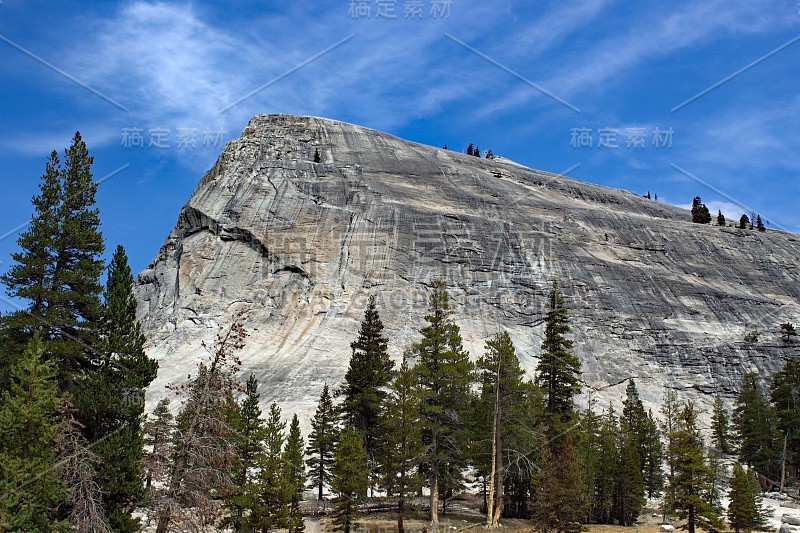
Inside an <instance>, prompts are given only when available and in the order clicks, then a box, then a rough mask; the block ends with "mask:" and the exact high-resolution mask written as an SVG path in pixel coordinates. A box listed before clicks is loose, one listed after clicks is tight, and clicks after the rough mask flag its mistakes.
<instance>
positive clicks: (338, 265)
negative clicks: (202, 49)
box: [136, 115, 800, 418]
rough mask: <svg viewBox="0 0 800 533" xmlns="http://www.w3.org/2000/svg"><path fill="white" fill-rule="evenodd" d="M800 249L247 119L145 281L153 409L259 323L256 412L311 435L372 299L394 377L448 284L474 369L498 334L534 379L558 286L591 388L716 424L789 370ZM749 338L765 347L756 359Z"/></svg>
mask: <svg viewBox="0 0 800 533" xmlns="http://www.w3.org/2000/svg"><path fill="white" fill-rule="evenodd" d="M315 151H319V154H320V159H321V162H320V163H314V162H313V161H314V153H315ZM796 242H797V241H796V236H795V235H793V234H790V233H785V232H782V231H778V230H768V231H766V232H756V231H750V230H740V229H737V228H731V227H717V226H710V225H701V224H693V223H692V222H691V216H690V214H689V212H688V211H687V210H685V209H681V208H678V207H675V206H671V205H668V204H662V203H659V202H655V201H653V200H649V199H646V198H643V197H641V196H640V195H638V194H635V193H632V192H629V191H623V190H620V189H612V188H608V187H603V186H599V185H594V184H589V183H585V182H581V181H579V180H575V179H573V178H568V177H564V176H559V175H556V174H551V173H546V172H541V171H537V170H534V169H528V168H527V167H524V166H522V165H519V164H518V163H515V162H512V161H509V160H505V159H503V158H497V159H490V160H487V159H483V158H476V157H473V156H469V155H466V154H462V153H460V152H454V151H449V150H443V149H439V148H435V147H429V146H426V145H422V144H418V143H413V142H411V141H405V140H403V139H400V138H398V137H395V136H392V135H389V134H386V133H383V132H379V131H377V130H371V129H369V128H363V127H361V126H356V125H352V124H347V123H345V122H341V121H335V120H331V119H324V118H320V117H305V116H297V115H256V116H255V117H253V118H252V119H251V120H250V122H249V123H248V125H247V127H246V128H245V129H244V131H243V132H242V136H241V137H240V138H239V139H236V140H233V141H230V142H229V143H228V144H227V145H226V146H225V148H224V150H223V152H222V154H221V155H220V157H219V158H218V160H217V161H216V163H215V164H214V165H213V166H212V168H211V169H210V170H209V171H208V172H207V173H206V174H205V175H204V176H203V178H202V179H201V180H200V182H199V183H198V186H197V187H196V188H195V191H194V192H193V193H192V196H191V198H190V199H189V201H188V202H187V204H186V205H185V206H184V208H183V209H182V210H181V213H180V215H179V217H178V222H177V224H176V226H175V228H174V229H173V230H172V231H171V232H170V234H169V236H168V237H167V239H166V240H165V241H164V244H163V245H162V247H161V249H160V251H159V253H158V254H157V256H156V257H155V258H154V260H153V261H152V262H151V263H150V264H149V265H148V267H147V268H145V269H144V270H143V271H142V273H140V274H139V276H138V277H137V287H136V291H137V297H138V300H139V318H140V320H141V321H142V324H143V328H144V331H145V333H146V335H147V338H148V348H149V351H150V353H151V354H152V355H154V356H156V357H157V358H158V359H159V361H160V364H161V372H160V374H159V378H158V379H157V380H156V382H154V384H153V386H151V389H150V394H149V401H150V402H152V401H153V400H154V399H157V398H158V397H159V396H161V395H162V394H163V390H164V385H165V384H166V383H168V382H170V381H180V380H182V379H185V376H186V374H187V373H189V372H193V371H194V368H195V366H196V362H197V361H198V360H199V357H200V356H201V354H202V353H203V352H202V349H201V347H200V345H199V343H200V341H201V340H210V339H211V337H212V336H213V334H214V333H215V332H216V328H218V327H220V326H221V325H223V324H225V323H226V320H228V319H229V318H230V317H231V316H232V315H233V314H234V313H235V311H237V310H238V309H240V308H248V309H250V318H249V320H248V324H247V327H248V328H249V329H250V330H251V332H252V335H251V338H250V342H249V344H248V347H247V348H246V349H245V350H244V352H243V353H242V360H243V372H245V373H246V372H249V371H253V372H255V373H256V375H257V377H258V378H259V380H260V382H261V383H262V388H263V389H264V390H263V391H262V400H263V402H264V403H265V404H266V403H269V402H271V401H273V400H279V403H281V404H282V406H283V407H284V408H285V411H286V412H287V413H291V412H292V411H297V412H298V414H301V415H306V416H307V415H309V414H310V412H312V411H313V407H314V405H315V403H316V399H317V397H318V395H319V391H320V390H321V388H322V385H323V384H324V383H328V384H329V385H330V386H332V387H335V386H336V385H338V383H339V381H340V380H341V378H342V376H343V375H344V372H345V371H346V369H347V362H348V358H349V355H350V349H349V343H350V342H351V341H352V340H353V339H354V338H355V336H356V334H357V330H358V323H359V322H360V320H361V318H362V316H363V310H364V308H365V306H366V298H367V296H368V295H369V294H372V293H376V295H377V296H378V303H379V310H380V312H381V316H382V318H383V320H384V323H385V324H386V326H387V333H388V334H389V337H390V339H391V341H390V352H391V354H392V356H393V357H394V358H395V359H397V358H399V357H400V355H401V353H402V350H403V349H404V348H405V347H407V346H409V345H410V343H411V342H413V341H414V340H416V339H417V337H418V335H417V333H416V332H417V329H418V328H419V327H420V326H421V325H422V322H423V320H422V316H423V315H424V314H425V289H426V287H427V286H428V285H429V284H430V282H431V280H432V279H434V278H435V277H442V278H443V279H445V281H447V283H448V286H449V288H450V293H451V296H452V297H453V301H454V303H455V305H456V309H455V311H456V312H455V319H456V322H457V323H458V324H459V325H460V326H461V328H462V333H463V335H464V338H465V345H466V347H467V348H468V349H469V351H470V353H471V356H472V357H473V358H475V357H478V356H479V355H480V354H481V353H482V347H483V342H484V341H485V339H487V338H488V337H489V336H490V335H492V334H493V333H494V332H496V331H498V330H499V329H500V328H504V329H507V330H509V332H510V334H511V335H512V338H513V339H514V341H515V344H516V345H517V348H518V352H519V353H520V355H521V362H522V365H523V368H525V370H526V371H527V372H528V373H529V374H531V373H532V371H533V369H534V368H535V361H536V355H537V354H538V350H539V343H540V342H541V324H540V323H539V320H538V318H539V317H540V316H541V313H542V309H543V305H544V298H545V296H546V291H547V289H549V286H550V283H551V282H552V281H554V280H555V281H557V282H559V284H560V285H561V286H562V289H563V292H564V294H565V297H566V299H567V304H568V307H569V308H570V315H571V317H572V319H573V337H574V338H575V341H576V343H575V345H576V348H575V350H576V353H577V354H578V356H579V357H580V358H581V361H582V363H583V368H584V375H583V379H584V381H585V382H586V383H587V385H590V386H591V387H594V388H596V389H598V390H599V391H600V392H598V393H597V395H598V396H599V397H600V399H601V400H602V401H604V402H608V401H617V400H618V399H619V398H621V396H622V392H623V391H622V390H621V388H620V386H619V385H620V383H621V382H623V381H624V379H625V378H626V377H628V376H633V377H638V378H639V382H640V383H639V387H640V391H641V392H642V398H643V399H644V400H645V402H646V403H649V404H650V405H651V406H654V405H656V404H657V403H658V401H659V400H660V397H661V395H662V394H663V391H664V387H666V386H671V387H674V388H678V389H681V390H684V391H685V394H686V395H687V397H691V398H692V399H695V400H697V401H699V402H700V403H701V404H702V405H703V406H706V407H707V406H709V405H710V394H711V393H714V392H718V393H720V394H723V395H724V396H725V397H726V398H728V399H730V397H731V395H732V393H733V391H734V390H735V388H736V386H737V385H738V381H737V380H738V379H739V378H740V377H741V374H742V373H743V372H744V371H748V370H754V371H758V372H760V373H762V374H763V375H765V376H768V375H769V374H771V373H772V372H774V371H775V370H777V369H778V368H780V366H781V365H782V361H783V360H784V359H785V357H786V356H787V355H788V354H789V353H793V350H794V348H793V347H791V346H788V345H784V343H782V341H781V340H780V339H779V337H778V333H777V328H778V324H779V323H781V322H785V321H786V320H789V319H794V317H797V315H798V314H799V311H800V306H799V305H798V300H800V289H798V283H797V282H798V281H800V274H798V270H797V264H798V262H800V250H799V249H798V247H797V244H796ZM709 259H711V260H709ZM714 259H715V260H714ZM756 329H764V330H767V331H768V332H766V333H764V334H763V335H762V339H761V340H760V341H759V342H758V343H746V342H745V341H744V340H743V339H744V337H745V335H746V334H747V333H748V332H749V331H751V330H756ZM301 418H302V417H301Z"/></svg>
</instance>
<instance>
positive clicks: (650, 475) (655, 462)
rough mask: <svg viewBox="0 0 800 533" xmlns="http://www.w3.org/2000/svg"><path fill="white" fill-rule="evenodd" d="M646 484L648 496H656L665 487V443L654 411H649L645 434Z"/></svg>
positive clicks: (644, 474) (644, 473)
mask: <svg viewBox="0 0 800 533" xmlns="http://www.w3.org/2000/svg"><path fill="white" fill-rule="evenodd" d="M642 440H643V442H642V444H643V446H644V471H643V472H642V474H643V476H644V486H645V489H646V490H647V497H648V498H654V497H656V496H657V495H658V494H660V493H661V490H662V489H663V488H664V467H663V465H664V444H663V443H662V442H661V433H660V431H659V430H658V422H656V419H655V417H654V416H653V412H652V411H648V412H647V420H646V421H645V427H644V435H643V439H642Z"/></svg>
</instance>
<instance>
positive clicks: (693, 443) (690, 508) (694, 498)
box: [667, 402, 722, 533]
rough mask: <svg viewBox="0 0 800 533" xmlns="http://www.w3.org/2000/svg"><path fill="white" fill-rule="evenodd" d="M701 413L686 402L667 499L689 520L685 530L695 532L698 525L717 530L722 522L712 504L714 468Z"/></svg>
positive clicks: (674, 436)
mask: <svg viewBox="0 0 800 533" xmlns="http://www.w3.org/2000/svg"><path fill="white" fill-rule="evenodd" d="M697 416H698V412H697V410H696V409H695V407H694V405H693V404H692V403H691V402H685V403H684V406H683V409H682V410H681V411H680V413H679V415H678V418H677V426H676V427H675V429H674V430H673V431H672V433H671V435H670V449H669V458H670V461H671V462H672V464H671V465H670V466H671V467H672V468H673V470H674V475H673V477H672V480H671V481H670V489H672V490H670V491H669V495H668V500H667V501H668V505H669V506H670V508H671V509H672V510H673V511H674V512H675V513H676V514H677V515H678V517H679V518H681V519H686V524H685V525H684V526H683V529H686V530H687V531H688V532H689V533H695V528H696V527H700V528H701V529H702V530H703V531H706V532H708V533H716V532H718V531H719V530H720V529H721V527H722V524H721V521H720V519H719V516H718V515H717V514H716V511H715V510H714V508H713V506H712V505H711V499H712V495H711V488H712V487H711V485H712V480H711V469H710V468H709V465H708V459H707V457H706V455H705V453H704V446H703V439H702V437H701V436H700V431H699V429H698V428H697Z"/></svg>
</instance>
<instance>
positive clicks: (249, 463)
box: [225, 374, 266, 531]
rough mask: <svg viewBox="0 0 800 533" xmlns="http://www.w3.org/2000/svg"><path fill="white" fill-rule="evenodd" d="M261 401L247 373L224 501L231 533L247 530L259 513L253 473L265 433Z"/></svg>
mask: <svg viewBox="0 0 800 533" xmlns="http://www.w3.org/2000/svg"><path fill="white" fill-rule="evenodd" d="M260 399H261V395H260V394H259V393H258V380H256V376H255V375H254V374H250V375H249V376H248V378H247V382H246V384H245V396H244V398H243V399H242V401H241V402H240V404H239V409H238V411H237V415H238V416H237V417H236V419H235V422H234V426H235V429H236V455H237V456H238V458H239V468H238V470H237V471H236V472H235V473H234V475H233V487H232V491H231V492H230V494H229V495H228V496H227V498H226V502H225V505H226V507H227V508H228V511H229V515H228V517H227V518H226V520H225V525H227V526H229V527H231V528H232V529H233V530H234V531H250V530H251V529H252V528H253V527H254V525H255V523H254V522H255V519H256V518H257V516H258V513H259V500H258V484H257V482H256V480H255V479H254V478H255V474H254V471H255V470H256V469H257V467H258V466H259V465H261V464H262V461H263V453H264V449H263V448H264V438H265V433H266V430H265V428H264V421H263V419H262V418H261V408H260V407H259V402H260Z"/></svg>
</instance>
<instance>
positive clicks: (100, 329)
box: [74, 246, 158, 532]
mask: <svg viewBox="0 0 800 533" xmlns="http://www.w3.org/2000/svg"><path fill="white" fill-rule="evenodd" d="M97 334H98V342H97V344H96V346H97V349H96V350H93V351H92V353H91V356H90V357H89V361H88V365H90V366H89V371H88V373H87V374H86V375H85V377H83V378H78V379H77V380H76V381H77V382H78V383H80V386H79V387H77V390H76V391H75V395H74V396H75V402H76V405H77V408H78V417H79V419H80V421H81V423H82V425H83V426H85V428H86V429H85V434H86V437H87V439H88V440H89V443H91V444H93V453H94V454H96V455H97V457H98V460H99V464H98V467H97V482H98V483H99V485H100V490H101V493H102V495H103V506H104V508H105V510H106V514H107V516H108V520H109V524H110V526H111V527H112V528H113V529H114V530H115V531H120V532H124V531H127V532H135V531H139V520H138V519H134V518H133V517H132V516H131V512H132V511H133V509H134V508H135V507H136V506H137V505H138V503H139V502H140V501H141V500H142V498H143V497H144V494H145V490H144V483H143V479H142V474H141V463H142V453H143V451H142V446H143V444H144V442H143V440H142V439H143V437H142V432H141V425H142V422H143V418H144V391H145V389H146V388H147V386H148V385H150V383H151V382H152V381H153V379H155V377H156V372H157V369H158V363H157V362H156V361H155V360H153V359H150V358H148V357H147V355H146V354H145V352H144V343H145V338H144V334H143V333H142V330H141V326H140V325H139V322H138V321H137V319H136V298H135V297H134V295H133V275H132V274H131V269H130V267H129V266H128V258H127V255H126V254H125V250H124V249H123V248H122V246H118V247H117V249H116V250H115V252H114V255H113V257H112V259H111V263H110V264H109V267H108V281H107V283H106V289H105V292H104V303H103V306H102V308H101V313H100V319H99V320H98V326H97Z"/></svg>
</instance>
